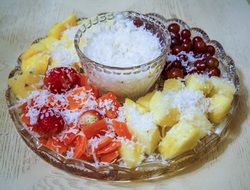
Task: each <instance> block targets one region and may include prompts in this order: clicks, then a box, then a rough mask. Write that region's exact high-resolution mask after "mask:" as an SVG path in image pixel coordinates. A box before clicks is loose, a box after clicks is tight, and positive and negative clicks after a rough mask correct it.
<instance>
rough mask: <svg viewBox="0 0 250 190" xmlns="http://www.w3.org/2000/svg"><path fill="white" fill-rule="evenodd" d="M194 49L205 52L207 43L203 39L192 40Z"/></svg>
mask: <svg viewBox="0 0 250 190" xmlns="http://www.w3.org/2000/svg"><path fill="white" fill-rule="evenodd" d="M194 50H195V52H197V53H205V52H206V51H207V45H206V43H205V42H204V41H203V40H202V41H197V42H194Z"/></svg>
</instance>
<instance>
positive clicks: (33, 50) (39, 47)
mask: <svg viewBox="0 0 250 190" xmlns="http://www.w3.org/2000/svg"><path fill="white" fill-rule="evenodd" d="M44 51H46V46H45V45H44V44H43V43H35V44H32V45H31V46H30V47H29V48H28V49H27V50H26V51H25V52H23V53H22V55H21V57H20V59H21V61H24V60H26V59H28V58H30V57H32V56H33V55H35V54H37V53H40V52H44Z"/></svg>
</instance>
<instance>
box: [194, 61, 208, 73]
mask: <svg viewBox="0 0 250 190" xmlns="http://www.w3.org/2000/svg"><path fill="white" fill-rule="evenodd" d="M194 66H195V67H196V68H197V70H198V71H204V70H205V69H206V64H205V62H204V61H202V60H197V61H195V62H194Z"/></svg>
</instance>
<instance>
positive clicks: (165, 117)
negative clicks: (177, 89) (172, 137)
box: [149, 91, 179, 127]
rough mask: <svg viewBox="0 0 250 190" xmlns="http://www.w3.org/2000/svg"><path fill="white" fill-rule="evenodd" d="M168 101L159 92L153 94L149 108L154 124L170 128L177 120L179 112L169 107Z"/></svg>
mask: <svg viewBox="0 0 250 190" xmlns="http://www.w3.org/2000/svg"><path fill="white" fill-rule="evenodd" d="M170 101H171V100H169V99H166V98H164V94H163V93H161V92H159V91H157V92H155V93H154V95H153V97H152V98H151V100H150V103H149V107H150V112H151V113H152V115H153V118H154V122H155V123H156V124H157V125H159V126H161V127H171V126H173V125H174V124H176V123H177V122H178V120H179V111H178V109H176V108H172V107H171V103H170Z"/></svg>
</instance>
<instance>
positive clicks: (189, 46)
mask: <svg viewBox="0 0 250 190" xmlns="http://www.w3.org/2000/svg"><path fill="white" fill-rule="evenodd" d="M182 49H183V50H184V51H185V52H189V51H190V50H191V49H192V44H191V43H183V44H182Z"/></svg>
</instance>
